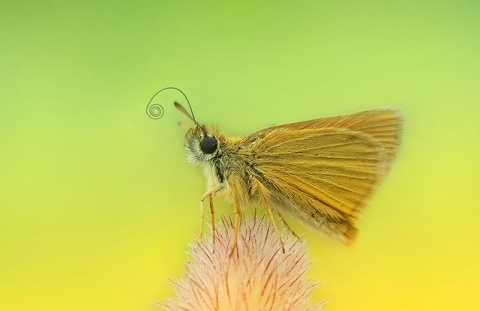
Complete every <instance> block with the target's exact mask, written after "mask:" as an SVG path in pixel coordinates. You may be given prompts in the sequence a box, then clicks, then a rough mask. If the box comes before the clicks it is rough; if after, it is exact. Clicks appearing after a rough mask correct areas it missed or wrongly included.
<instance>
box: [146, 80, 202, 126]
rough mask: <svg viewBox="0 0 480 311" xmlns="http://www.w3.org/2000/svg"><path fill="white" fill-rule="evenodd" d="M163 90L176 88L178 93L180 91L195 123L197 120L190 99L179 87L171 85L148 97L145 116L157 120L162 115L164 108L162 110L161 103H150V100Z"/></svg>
mask: <svg viewBox="0 0 480 311" xmlns="http://www.w3.org/2000/svg"><path fill="white" fill-rule="evenodd" d="M165 90H176V91H179V92H180V93H182V95H183V96H184V97H185V99H186V100H187V104H188V107H189V108H190V112H191V116H192V120H193V121H194V122H195V123H197V121H195V115H194V114H193V110H192V106H191V105H190V101H189V100H188V97H187V95H185V93H184V92H183V91H182V90H180V89H179V88H176V87H173V86H168V87H165V88H163V89H161V90H160V91H158V92H157V93H155V94H154V95H153V96H152V98H151V99H150V101H149V102H148V105H147V116H149V117H150V118H151V119H155V120H158V119H160V118H161V117H163V113H164V110H163V107H162V105H160V104H152V101H153V99H154V98H155V97H156V96H157V95H158V94H159V93H161V92H163V91H165Z"/></svg>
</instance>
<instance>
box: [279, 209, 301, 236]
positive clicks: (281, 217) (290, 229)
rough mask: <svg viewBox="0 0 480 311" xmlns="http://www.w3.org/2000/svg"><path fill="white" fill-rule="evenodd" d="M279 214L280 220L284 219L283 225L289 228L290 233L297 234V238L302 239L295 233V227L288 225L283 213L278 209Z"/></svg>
mask: <svg viewBox="0 0 480 311" xmlns="http://www.w3.org/2000/svg"><path fill="white" fill-rule="evenodd" d="M277 214H278V217H279V218H280V220H281V221H282V223H283V225H284V226H285V227H286V228H287V230H288V231H290V233H291V234H292V235H293V236H295V237H296V238H297V239H299V240H300V237H299V236H298V235H297V234H296V233H295V231H293V229H292V228H291V227H290V226H289V225H288V223H287V222H286V221H285V218H283V216H282V214H280V212H279V211H277Z"/></svg>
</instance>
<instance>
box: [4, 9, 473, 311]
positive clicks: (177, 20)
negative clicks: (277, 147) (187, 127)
mask: <svg viewBox="0 0 480 311" xmlns="http://www.w3.org/2000/svg"><path fill="white" fill-rule="evenodd" d="M171 85H172V86H177V87H180V88H181V89H182V90H184V91H185V92H186V93H187V94H188V96H189V98H190V101H191V102H192V105H193V108H194V110H195V113H196V117H197V119H198V120H199V121H200V122H204V123H209V124H210V123H214V124H216V125H218V127H219V128H220V129H222V130H224V131H225V132H227V133H230V134H234V135H244V134H248V133H249V132H251V131H254V130H257V129H260V128H261V127H264V126H267V125H270V124H281V123H284V122H294V121H300V120H305V119H312V118H317V117H321V116H328V115H336V114H342V113H348V112H355V111H359V110H364V109H369V108H374V107H380V106H389V105H393V106H397V107H400V108H401V109H402V110H403V111H404V114H405V120H406V122H405V132H404V144H403V145H402V148H401V150H400V153H399V155H398V160H397V162H396V164H395V166H394V169H393V170H392V172H391V174H390V175H389V176H388V178H387V180H386V181H385V183H384V184H383V185H382V187H381V188H380V189H379V191H378V192H377V194H376V195H375V196H374V198H373V199H372V200H371V202H370V204H369V207H368V208H367V209H366V212H365V215H364V217H363V218H362V219H361V221H360V222H359V227H360V235H359V238H358V240H357V243H356V244H355V245H354V246H353V247H345V246H343V245H341V244H340V243H337V242H334V241H331V240H328V239H326V238H323V237H320V236H318V235H316V234H314V233H307V234H306V238H307V239H308V240H309V241H310V243H309V247H310V248H311V254H310V255H311V259H312V260H313V261H314V262H313V267H312V271H311V273H310V275H311V276H313V277H315V278H316V279H317V280H320V281H323V282H325V283H324V284H323V285H321V286H319V287H318V288H317V289H316V290H315V292H314V296H315V298H316V299H318V300H328V301H329V302H330V303H329V304H328V305H327V307H326V309H327V310H330V311H335V310H357V311H358V310H479V309H480V298H479V290H480V286H479V284H480V283H479V280H480V223H479V221H480V203H479V202H480V190H479V189H478V187H479V183H480V174H479V173H480V167H479V150H480V139H479V138H480V137H479V134H480V127H479V120H478V119H479V117H480V2H479V1H477V0H470V1H468V0H460V1H396V2H395V3H394V2H393V1H373V0H372V1H333V0H331V1H242V2H238V3H236V2H227V1H196V2H194V1H145V0H143V1H130V2H127V1H76V2H74V1H71V2H70V1H52V0H47V1H37V2H32V1H9V2H8V3H3V4H2V9H1V12H0V309H1V310H9V311H10V310H52V311H54V310H71V311H73V310H116V311H120V310H157V309H158V308H157V307H156V306H154V305H153V304H152V303H151V301H153V300H160V301H161V300H163V299H164V298H165V297H166V296H168V295H171V294H172V290H171V284H170V282H169V280H168V279H169V278H170V277H173V278H177V277H179V276H181V274H182V267H183V262H184V261H185V260H186V259H187V258H188V256H187V255H186V253H185V251H186V249H187V246H186V245H187V244H188V243H190V242H191V241H193V239H194V237H195V234H196V233H198V221H199V212H198V199H199V197H200V195H201V194H202V193H203V190H204V180H203V177H202V174H201V172H200V170H199V169H197V168H193V167H190V166H189V165H188V164H187V163H186V162H185V157H184V152H183V135H184V129H182V128H180V127H178V126H177V124H176V122H177V121H178V120H183V121H186V122H187V121H188V120H187V119H186V118H185V117H184V116H183V115H182V114H180V113H179V112H178V111H176V110H175V109H173V106H172V105H171V102H172V100H173V99H177V100H181V101H183V102H184V100H183V99H182V97H181V96H180V95H179V94H176V93H174V92H169V93H168V94H164V95H162V96H161V97H160V98H161V102H162V104H163V106H164V108H165V116H164V117H163V118H162V119H161V120H159V121H153V120H151V119H149V118H148V117H147V116H146V114H145V106H146V104H147V102H148V100H149V99H150V97H151V96H152V95H153V94H154V93H155V92H156V91H158V90H159V89H160V88H162V87H165V86H171ZM217 210H218V211H219V212H220V211H223V213H224V214H229V213H231V208H230V207H229V206H228V205H227V204H225V203H222V200H221V199H219V200H217ZM294 227H295V229H296V230H297V231H300V232H303V230H302V229H301V227H300V226H299V225H294Z"/></svg>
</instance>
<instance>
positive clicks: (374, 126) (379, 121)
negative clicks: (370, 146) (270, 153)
mask: <svg viewBox="0 0 480 311" xmlns="http://www.w3.org/2000/svg"><path fill="white" fill-rule="evenodd" d="M402 126H403V117H402V114H401V112H400V110H398V109H395V108H381V109H374V110H368V111H363V112H357V113H352V114H347V115H342V116H334V117H326V118H320V119H315V120H309V121H302V122H297V123H289V124H283V125H277V126H272V127H269V128H266V129H263V130H261V131H258V132H256V133H253V134H252V135H250V136H251V137H250V139H252V137H258V134H259V133H261V134H262V135H267V134H268V133H270V132H272V131H277V130H280V131H284V130H292V131H301V130H305V129H310V130H313V129H324V128H334V129H340V128H343V129H349V130H352V131H356V132H361V133H364V134H367V135H368V136H371V139H373V140H375V141H377V142H379V143H380V144H381V145H382V147H383V148H385V151H386V154H385V160H386V165H387V169H388V168H389V167H390V166H391V164H392V162H393V160H394V159H395V157H396V154H397V149H398V146H399V145H400V142H401V134H402ZM260 136H261V135H260ZM267 144H268V142H267Z"/></svg>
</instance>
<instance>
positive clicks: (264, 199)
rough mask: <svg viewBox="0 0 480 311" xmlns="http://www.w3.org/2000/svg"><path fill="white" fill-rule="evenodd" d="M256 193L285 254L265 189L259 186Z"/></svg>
mask: <svg viewBox="0 0 480 311" xmlns="http://www.w3.org/2000/svg"><path fill="white" fill-rule="evenodd" d="M258 193H259V195H260V200H261V201H262V204H263V206H265V209H266V210H267V212H268V216H270V220H271V221H272V225H273V229H275V232H276V233H277V235H278V239H279V240H280V244H281V245H282V251H283V253H284V254H285V244H284V243H283V239H282V235H281V234H280V230H278V227H277V224H276V223H275V217H273V212H272V209H271V208H270V206H269V204H268V199H267V189H266V188H265V187H263V186H259V187H258ZM279 215H280V214H279ZM280 217H281V216H280ZM282 220H283V218H282Z"/></svg>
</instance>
